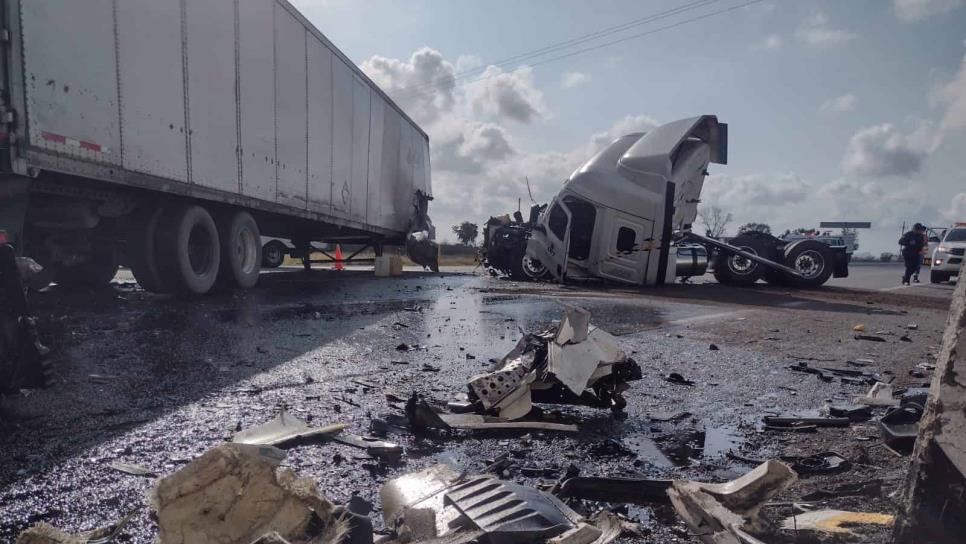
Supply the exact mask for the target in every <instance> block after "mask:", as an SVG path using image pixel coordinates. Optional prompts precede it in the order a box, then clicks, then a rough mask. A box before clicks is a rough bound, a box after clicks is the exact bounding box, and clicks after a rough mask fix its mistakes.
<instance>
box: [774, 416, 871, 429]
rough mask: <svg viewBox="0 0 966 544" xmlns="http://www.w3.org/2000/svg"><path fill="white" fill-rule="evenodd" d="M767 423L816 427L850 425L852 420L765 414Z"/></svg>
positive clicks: (777, 425)
mask: <svg viewBox="0 0 966 544" xmlns="http://www.w3.org/2000/svg"><path fill="white" fill-rule="evenodd" d="M763 421H764V422H765V425H769V426H772V427H794V426H800V425H813V426H815V427H848V426H849V425H850V424H851V423H852V421H851V420H850V419H849V418H847V417H781V416H765V417H764V418H763Z"/></svg>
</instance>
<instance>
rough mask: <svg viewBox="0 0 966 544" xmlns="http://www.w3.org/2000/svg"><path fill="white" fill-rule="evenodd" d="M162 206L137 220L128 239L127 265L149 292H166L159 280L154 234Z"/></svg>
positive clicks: (139, 283) (161, 212) (155, 234)
mask: <svg viewBox="0 0 966 544" xmlns="http://www.w3.org/2000/svg"><path fill="white" fill-rule="evenodd" d="M163 214H164V208H156V209H154V210H153V211H152V212H151V213H149V214H147V215H146V216H145V217H144V219H142V220H139V221H138V222H137V223H136V224H135V226H134V229H133V232H132V234H131V237H130V238H129V239H128V244H127V254H128V260H129V261H131V262H129V263H128V265H129V266H130V267H131V273H132V274H134V279H135V280H137V282H138V285H140V286H141V288H142V289H144V290H145V291H148V292H150V293H166V292H167V289H166V288H165V286H164V283H163V282H162V280H161V273H160V272H159V271H158V265H157V261H156V260H155V258H156V256H157V243H156V241H155V240H156V236H157V232H158V224H159V223H160V221H161V216H162V215H163Z"/></svg>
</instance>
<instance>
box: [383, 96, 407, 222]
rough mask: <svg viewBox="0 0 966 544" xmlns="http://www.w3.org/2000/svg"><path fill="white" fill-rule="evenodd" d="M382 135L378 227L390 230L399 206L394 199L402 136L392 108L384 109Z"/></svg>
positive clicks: (399, 118)
mask: <svg viewBox="0 0 966 544" xmlns="http://www.w3.org/2000/svg"><path fill="white" fill-rule="evenodd" d="M383 123H384V125H385V126H384V128H383V133H382V179H381V180H380V182H379V183H380V192H379V203H380V225H382V226H384V227H387V228H392V226H393V225H394V224H396V216H397V214H399V213H400V212H401V205H400V203H399V202H398V201H397V199H396V187H397V185H398V184H399V179H400V176H399V164H400V160H399V156H400V150H401V145H400V140H401V136H402V117H400V115H399V113H398V112H396V110H394V109H393V108H386V110H385V115H384V120H383Z"/></svg>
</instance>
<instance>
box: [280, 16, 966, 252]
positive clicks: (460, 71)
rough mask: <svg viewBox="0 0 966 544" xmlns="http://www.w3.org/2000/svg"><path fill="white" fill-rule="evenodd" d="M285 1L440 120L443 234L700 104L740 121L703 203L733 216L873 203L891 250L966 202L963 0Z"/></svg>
mask: <svg viewBox="0 0 966 544" xmlns="http://www.w3.org/2000/svg"><path fill="white" fill-rule="evenodd" d="M291 1H292V3H293V4H294V5H295V6H296V7H297V8H298V9H299V10H300V11H302V13H303V14H304V15H305V16H306V17H307V18H308V19H309V20H310V21H312V22H313V23H314V24H315V25H316V26H317V27H318V28H319V29H320V30H321V31H322V33H323V34H325V35H326V36H327V37H328V38H329V39H330V40H331V41H332V42H333V43H334V44H335V45H336V46H337V47H339V48H340V49H341V50H342V51H343V52H344V53H345V54H346V55H347V56H348V57H349V58H350V59H352V60H353V61H354V62H356V63H357V64H358V65H359V66H360V67H361V68H362V69H363V70H364V71H365V72H366V73H367V74H368V75H369V76H370V77H371V78H372V79H373V80H374V81H375V82H376V83H377V84H379V85H380V86H381V87H382V88H383V89H384V90H385V91H386V92H387V93H388V94H389V95H390V96H391V97H393V99H394V100H395V101H396V102H397V103H398V104H399V105H400V106H401V107H402V108H403V109H404V110H405V111H406V112H407V113H408V114H409V115H410V116H411V117H412V118H413V119H415V120H416V121H417V123H419V124H420V126H421V127H422V128H423V129H424V130H425V131H426V132H427V133H428V134H429V135H430V150H431V161H432V187H433V194H434V197H435V200H434V202H433V203H432V205H431V208H430V215H431V216H432V218H433V221H434V223H435V224H436V227H437V237H438V238H441V239H444V240H450V241H452V240H455V236H454V235H453V233H452V230H451V229H452V226H453V225H454V224H457V223H459V222H461V221H471V222H474V223H478V224H480V225H482V223H484V222H485V221H486V219H487V218H488V217H490V216H491V215H501V214H504V213H508V212H512V211H515V210H516V209H517V207H518V205H520V204H518V203H521V202H522V207H523V208H524V210H526V209H528V208H529V205H530V203H531V200H530V195H529V193H531V192H532V194H533V198H534V199H535V200H536V201H537V202H545V201H547V200H549V199H550V198H552V197H553V195H554V194H556V192H557V191H558V190H559V188H560V186H561V184H562V182H563V181H564V180H565V179H566V178H567V177H568V176H569V175H570V173H571V172H573V170H574V169H575V168H576V167H577V166H579V165H580V164H581V163H582V162H584V161H586V160H587V159H589V158H590V157H591V156H592V155H593V154H594V153H595V152H596V151H597V150H599V149H600V148H601V147H602V146H604V145H606V144H607V143H608V142H609V141H611V140H612V139H614V138H616V137H619V136H621V135H623V134H626V133H629V132H635V131H641V130H645V131H646V130H648V129H649V128H651V127H653V126H655V125H657V124H660V123H666V122H670V121H674V120H676V119H680V118H684V117H692V116H695V115H701V114H714V115H717V116H718V119H719V120H720V121H722V122H726V123H728V124H729V164H727V165H717V164H713V165H711V168H709V171H710V175H709V177H708V179H707V181H706V183H705V189H704V192H703V193H702V203H701V206H702V207H705V208H707V207H710V206H718V207H720V208H722V209H723V210H725V211H726V212H728V213H731V214H732V216H733V220H732V223H731V224H730V225H729V229H728V230H729V233H732V234H733V233H734V232H735V230H736V229H737V227H738V226H739V225H741V224H743V223H746V222H752V221H753V222H762V223H767V224H769V225H770V226H771V227H772V230H773V231H776V232H782V231H784V230H785V229H793V228H798V227H817V226H818V223H819V221H870V222H872V229H871V230H868V231H862V232H861V233H860V246H861V247H860V248H859V251H860V252H872V253H874V254H878V253H880V252H884V251H895V250H896V240H897V239H898V238H899V235H900V234H901V232H900V229H901V228H902V225H903V224H904V223H905V224H907V225H910V224H912V223H914V222H917V221H918V222H923V223H925V224H927V225H929V226H944V225H948V224H950V223H952V222H954V221H966V158H964V156H966V0H850V1H848V2H843V1H838V0H829V1H823V0H759V1H757V2H753V3H751V4H749V5H744V4H748V3H749V0H702V1H697V0H667V1H658V0H652V1H646V2H645V1H639V0H629V1H625V0H595V1H594V2H584V1H578V0H526V1H519V0H461V1H451V0H408V1H406V2H400V1H397V0H291ZM619 25H623V26H619ZM615 27H616V28H615ZM607 29H611V30H609V31H607V33H606V35H604V36H596V37H595V36H590V37H587V38H583V41H578V40H577V39H578V38H581V37H584V36H588V35H592V34H594V33H598V34H600V33H601V32H602V31H605V30H607ZM574 41H578V43H576V44H575V43H573V42H574ZM611 42H614V43H611ZM561 43H563V44H564V45H562V46H557V47H556V48H551V46H555V45H556V44H561ZM548 49H550V50H549V51H548ZM580 50H584V51H582V52H580ZM541 51H542V52H541ZM531 53H533V54H531ZM560 57H562V58H560ZM528 185H529V192H528Z"/></svg>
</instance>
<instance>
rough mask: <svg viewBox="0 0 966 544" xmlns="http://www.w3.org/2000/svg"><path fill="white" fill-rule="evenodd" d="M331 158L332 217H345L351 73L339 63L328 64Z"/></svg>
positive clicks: (348, 198)
mask: <svg viewBox="0 0 966 544" xmlns="http://www.w3.org/2000/svg"><path fill="white" fill-rule="evenodd" d="M332 85H333V96H334V102H333V107H334V111H333V119H335V124H334V128H333V150H332V153H333V156H332V182H333V195H332V213H333V214H334V215H336V216H337V217H347V216H348V214H349V203H350V202H351V201H352V181H351V180H352V141H353V137H352V109H353V103H352V102H353V101H352V73H351V72H350V71H349V68H348V67H347V66H346V65H345V64H343V63H342V61H341V60H339V59H334V61H333V62H332Z"/></svg>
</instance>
